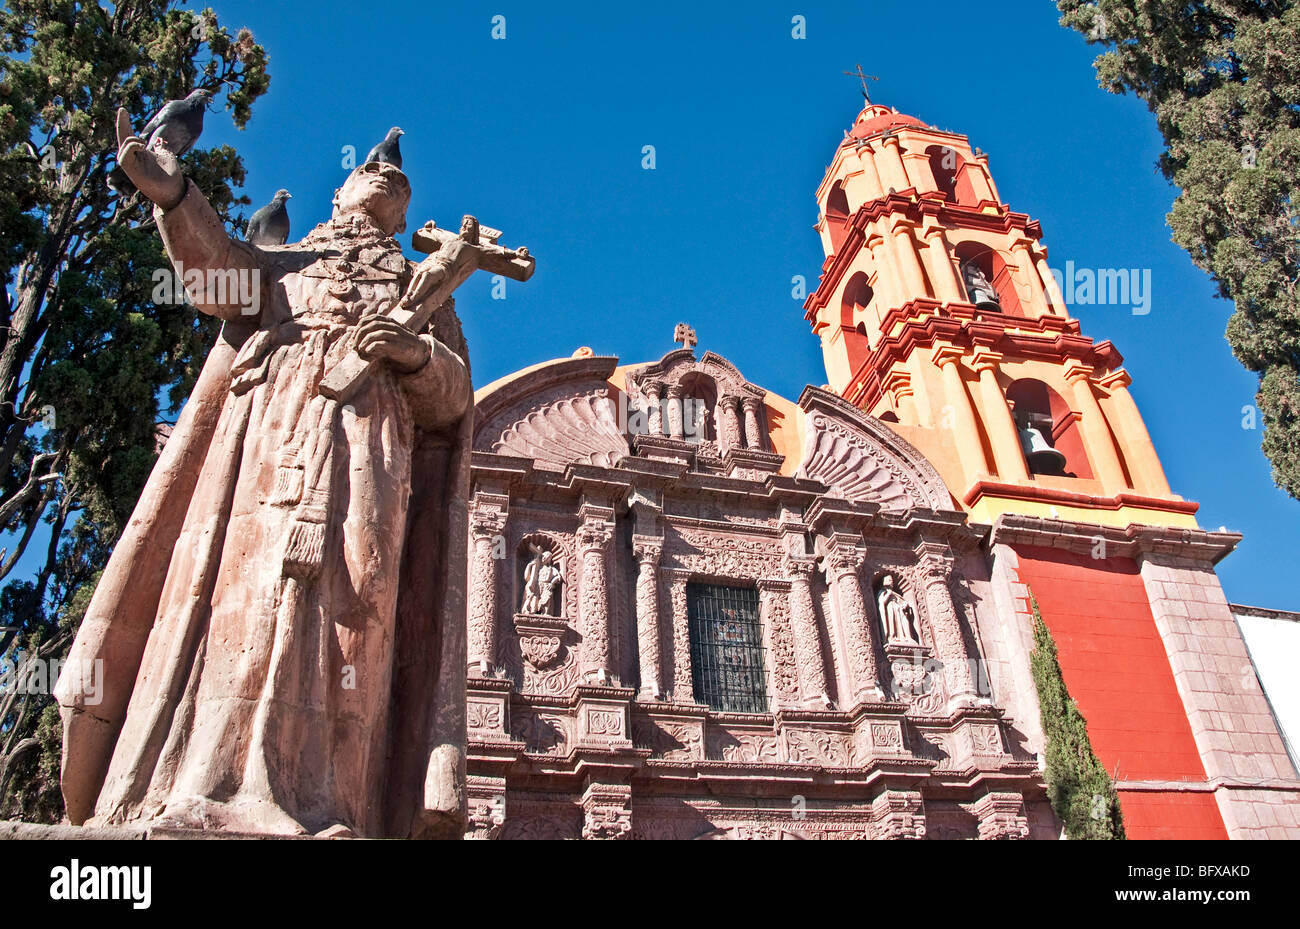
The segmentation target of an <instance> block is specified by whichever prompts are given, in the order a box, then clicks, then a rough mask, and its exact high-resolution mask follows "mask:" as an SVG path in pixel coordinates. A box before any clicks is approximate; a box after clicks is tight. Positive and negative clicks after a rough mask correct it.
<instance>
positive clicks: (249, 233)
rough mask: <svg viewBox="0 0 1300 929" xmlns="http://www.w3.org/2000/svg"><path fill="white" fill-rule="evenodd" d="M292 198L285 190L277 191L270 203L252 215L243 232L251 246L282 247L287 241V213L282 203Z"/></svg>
mask: <svg viewBox="0 0 1300 929" xmlns="http://www.w3.org/2000/svg"><path fill="white" fill-rule="evenodd" d="M292 196H293V194H291V193H289V191H287V190H277V191H276V192H275V196H274V197H272V198H271V202H270V203H268V204H267V205H266V206H264V207H262V208H261V209H259V210H258V211H257V212H256V213H254V214H253V215H252V217H251V218H250V219H249V220H248V229H247V230H246V231H245V232H244V238H245V239H246V240H247V241H248V242H249V243H250V244H251V245H283V244H284V243H285V242H287V241H289V211H288V210H287V209H285V206H284V201H286V200H288V199H290V198H291V197H292Z"/></svg>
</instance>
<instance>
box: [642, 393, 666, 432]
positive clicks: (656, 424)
mask: <svg viewBox="0 0 1300 929" xmlns="http://www.w3.org/2000/svg"><path fill="white" fill-rule="evenodd" d="M641 391H642V393H644V394H645V400H646V417H647V419H648V423H647V428H648V429H649V432H650V435H663V434H664V410H663V399H662V396H663V385H662V384H660V383H659V382H658V381H654V380H649V381H646V382H645V383H643V384H642V385H641Z"/></svg>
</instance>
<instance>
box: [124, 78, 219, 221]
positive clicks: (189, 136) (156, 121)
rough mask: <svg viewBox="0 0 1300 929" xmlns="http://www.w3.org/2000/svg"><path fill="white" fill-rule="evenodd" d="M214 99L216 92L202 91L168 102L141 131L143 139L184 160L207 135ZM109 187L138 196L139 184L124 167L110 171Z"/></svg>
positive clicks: (127, 194)
mask: <svg viewBox="0 0 1300 929" xmlns="http://www.w3.org/2000/svg"><path fill="white" fill-rule="evenodd" d="M214 96H215V93H214V92H213V91H211V90H203V89H202V88H200V89H199V90H196V91H194V92H193V93H191V94H190V95H189V96H188V97H186V98H185V99H184V100H169V101H167V103H165V104H164V105H163V108H162V109H161V110H159V111H158V112H157V113H155V114H154V117H153V119H151V120H149V122H147V123H146V124H145V127H144V128H143V129H141V130H140V132H139V136H140V138H142V139H144V141H145V145H146V146H147V147H151V146H152V145H153V142H154V140H155V139H160V140H162V142H163V144H164V145H166V146H167V149H168V151H170V152H171V153H172V154H173V155H175V156H176V157H177V158H180V157H181V156H182V155H184V154H185V153H186V152H188V151H189V150H190V149H191V148H193V147H194V143H195V142H197V141H198V140H199V136H200V135H201V134H202V133H203V114H204V112H206V110H207V107H208V104H209V103H210V102H212V98H213V97H214ZM108 186H109V187H111V188H112V189H113V190H114V191H116V192H117V193H118V195H119V196H122V197H129V196H131V195H133V194H134V193H135V185H134V184H132V183H131V179H130V178H129V177H127V176H126V172H125V171H123V170H122V166H121V165H116V166H114V168H113V169H112V170H111V171H109V172H108Z"/></svg>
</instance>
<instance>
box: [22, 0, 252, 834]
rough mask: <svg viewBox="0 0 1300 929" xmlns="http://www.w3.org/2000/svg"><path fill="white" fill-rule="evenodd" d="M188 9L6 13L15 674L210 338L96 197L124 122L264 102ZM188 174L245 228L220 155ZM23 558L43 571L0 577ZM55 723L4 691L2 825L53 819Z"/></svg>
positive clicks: (239, 60)
mask: <svg viewBox="0 0 1300 929" xmlns="http://www.w3.org/2000/svg"><path fill="white" fill-rule="evenodd" d="M182 6H183V4H182V3H177V2H175V0H122V2H117V3H112V4H100V3H96V2H89V0H9V2H8V3H6V4H5V6H4V7H0V275H3V277H4V281H3V283H4V287H3V292H2V293H0V532H2V533H4V544H5V547H4V549H3V550H0V579H4V580H5V581H6V586H5V588H4V589H3V591H2V592H0V626H5V627H8V629H7V630H0V656H4V657H5V658H6V659H8V661H9V663H10V664H13V663H14V662H15V661H16V660H17V657H18V654H19V652H21V653H22V655H23V656H25V657H26V658H27V660H28V661H31V660H35V657H34V656H42V659H41V660H48V659H50V658H58V657H60V656H61V655H62V654H64V652H66V649H67V647H68V645H69V644H70V643H71V639H72V636H73V634H74V633H75V628H76V623H77V621H79V619H80V616H81V614H82V613H83V612H84V610H85V607H86V604H87V603H88V602H89V596H90V593H91V592H92V591H93V588H94V582H95V580H96V579H97V577H98V573H99V571H100V570H101V569H102V568H103V566H104V563H105V561H106V560H107V557H108V554H109V552H110V551H111V548H112V545H113V543H114V542H115V541H116V539H117V537H118V534H119V533H120V531H121V529H122V527H123V526H124V525H125V523H126V520H127V519H128V517H129V516H130V513H131V510H132V509H133V508H134V506H135V503H136V499H137V498H138V496H139V494H140V490H141V489H142V487H143V485H144V482H145V479H146V478H147V477H148V475H149V472H150V470H151V468H152V466H153V463H154V461H155V459H156V457H157V451H158V445H159V434H160V433H159V429H160V425H161V423H162V422H165V421H167V420H169V419H172V418H174V416H175V413H176V411H177V410H178V408H179V406H180V404H181V403H182V402H183V400H184V398H185V397H186V396H187V395H188V393H189V391H190V389H191V388H192V386H193V383H194V381H195V378H196V377H197V374H198V370H199V367H200V366H201V364H202V361H203V358H204V356H205V355H206V352H207V349H208V348H209V347H210V345H211V343H212V339H213V338H214V336H215V332H216V330H215V327H214V326H213V324H212V323H211V321H209V320H208V319H206V318H202V317H200V316H199V315H198V314H197V312H196V311H195V309H194V307H193V306H192V305H189V304H187V303H176V302H162V303H155V302H154V300H153V294H154V292H155V285H156V283H157V280H156V279H155V276H154V274H155V272H156V271H158V270H159V269H162V268H166V267H167V262H166V258H165V255H164V253H163V250H162V245H161V242H160V240H159V238H158V235H157V231H156V228H155V223H154V221H153V216H152V210H151V208H150V206H149V204H147V203H145V202H143V201H141V200H140V198H138V197H135V196H127V195H121V194H119V193H117V192H115V191H114V190H112V189H111V188H110V187H109V186H108V184H107V177H108V173H109V171H110V170H111V169H112V168H113V167H114V160H113V153H114V151H115V149H116V134H115V115H116V112H117V109H118V107H125V108H126V109H127V111H128V112H129V113H130V114H131V116H132V119H133V121H134V124H135V125H136V127H137V128H139V127H142V126H143V125H144V123H145V122H146V121H147V120H148V118H149V117H150V116H152V115H153V114H154V113H155V112H156V111H157V110H158V109H159V108H160V107H161V106H162V105H163V104H164V103H165V102H166V101H167V100H171V99H177V98H180V97H184V96H185V95H186V94H188V93H189V92H190V91H191V90H193V89H195V88H196V87H206V88H209V89H213V90H215V91H217V92H218V102H219V103H220V102H221V101H222V100H224V106H225V109H226V110H227V111H229V113H230V114H231V117H232V118H233V120H234V123H235V125H236V126H238V127H239V128H243V127H244V125H245V124H246V123H247V122H248V119H249V117H250V115H251V106H252V104H253V102H254V101H255V100H256V99H257V98H258V97H259V96H261V95H262V94H263V93H265V91H266V88H267V85H268V82H269V77H268V75H267V73H266V55H265V52H264V51H263V49H262V48H261V47H260V46H259V45H257V44H256V42H255V41H254V39H253V36H252V34H251V33H249V32H248V31H247V30H240V31H238V32H237V33H236V34H235V35H231V34H230V32H229V31H228V30H226V29H225V28H223V27H222V26H221V24H220V23H219V22H218V20H217V16H216V14H215V13H213V12H212V11H211V10H202V11H190V10H186V9H182V8H181V7H182ZM216 118H217V116H216V114H210V115H209V117H208V123H209V125H211V123H212V121H213V120H214V119H216ZM184 163H185V170H186V173H187V174H188V175H189V176H190V177H191V178H192V179H193V180H194V181H195V183H196V184H197V185H198V186H199V188H200V189H201V190H202V191H203V193H204V194H205V195H206V196H207V198H208V200H209V201H210V202H211V203H212V204H213V206H214V207H215V208H216V210H217V212H218V214H219V215H220V216H221V217H222V220H223V221H224V222H226V223H227V225H228V226H229V227H231V228H233V227H235V226H236V225H237V224H238V223H239V222H241V221H242V216H241V215H238V214H237V211H239V210H240V208H241V207H243V206H246V205H247V204H248V199H247V198H246V197H243V196H241V195H239V194H238V193H237V190H238V188H239V187H241V186H242V184H243V181H244V167H243V164H242V162H241V160H240V158H239V156H238V155H237V154H236V152H235V151H234V149H232V148H230V147H229V146H219V147H213V148H208V149H199V148H196V149H195V150H194V151H191V152H190V153H189V154H188V155H186V156H185V158H184ZM46 539H48V542H46V541H45V540H46ZM33 543H37V544H39V545H40V546H41V547H42V548H43V549H44V550H43V552H42V553H40V555H41V556H42V557H37V558H35V559H33V558H27V559H24V560H23V562H22V563H23V565H28V564H32V563H34V564H36V567H35V568H33V569H32V573H31V575H30V576H27V577H23V578H19V577H17V576H14V574H15V568H17V567H18V566H19V560H20V558H22V557H23V556H24V554H27V553H28V549H29V547H30V546H32V545H33ZM31 554H32V555H37V554H38V553H37V552H32V553H31ZM55 720H56V717H55V716H54V709H53V707H52V705H51V702H50V698H49V697H48V695H40V694H33V695H16V694H14V693H13V692H12V690H11V692H10V693H8V694H5V693H0V816H14V815H20V816H24V817H27V818H36V819H50V818H57V817H58V816H59V815H61V804H60V803H59V801H58V799H57V794H58V791H57V760H58V744H57V743H58V726H57V724H56V721H55ZM51 765H53V766H54V767H51Z"/></svg>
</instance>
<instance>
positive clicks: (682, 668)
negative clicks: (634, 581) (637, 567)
mask: <svg viewBox="0 0 1300 929" xmlns="http://www.w3.org/2000/svg"><path fill="white" fill-rule="evenodd" d="M661 573H662V574H663V575H664V577H665V578H666V579H667V580H668V583H669V588H668V589H669V600H670V602H671V604H672V611H673V618H672V630H673V702H674V703H694V702H695V681H694V678H693V677H692V672H691V620H690V615H689V614H688V612H687V610H688V607H687V600H686V584H687V583H688V582H689V581H690V577H691V575H690V572H688V571H662V572H661Z"/></svg>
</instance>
